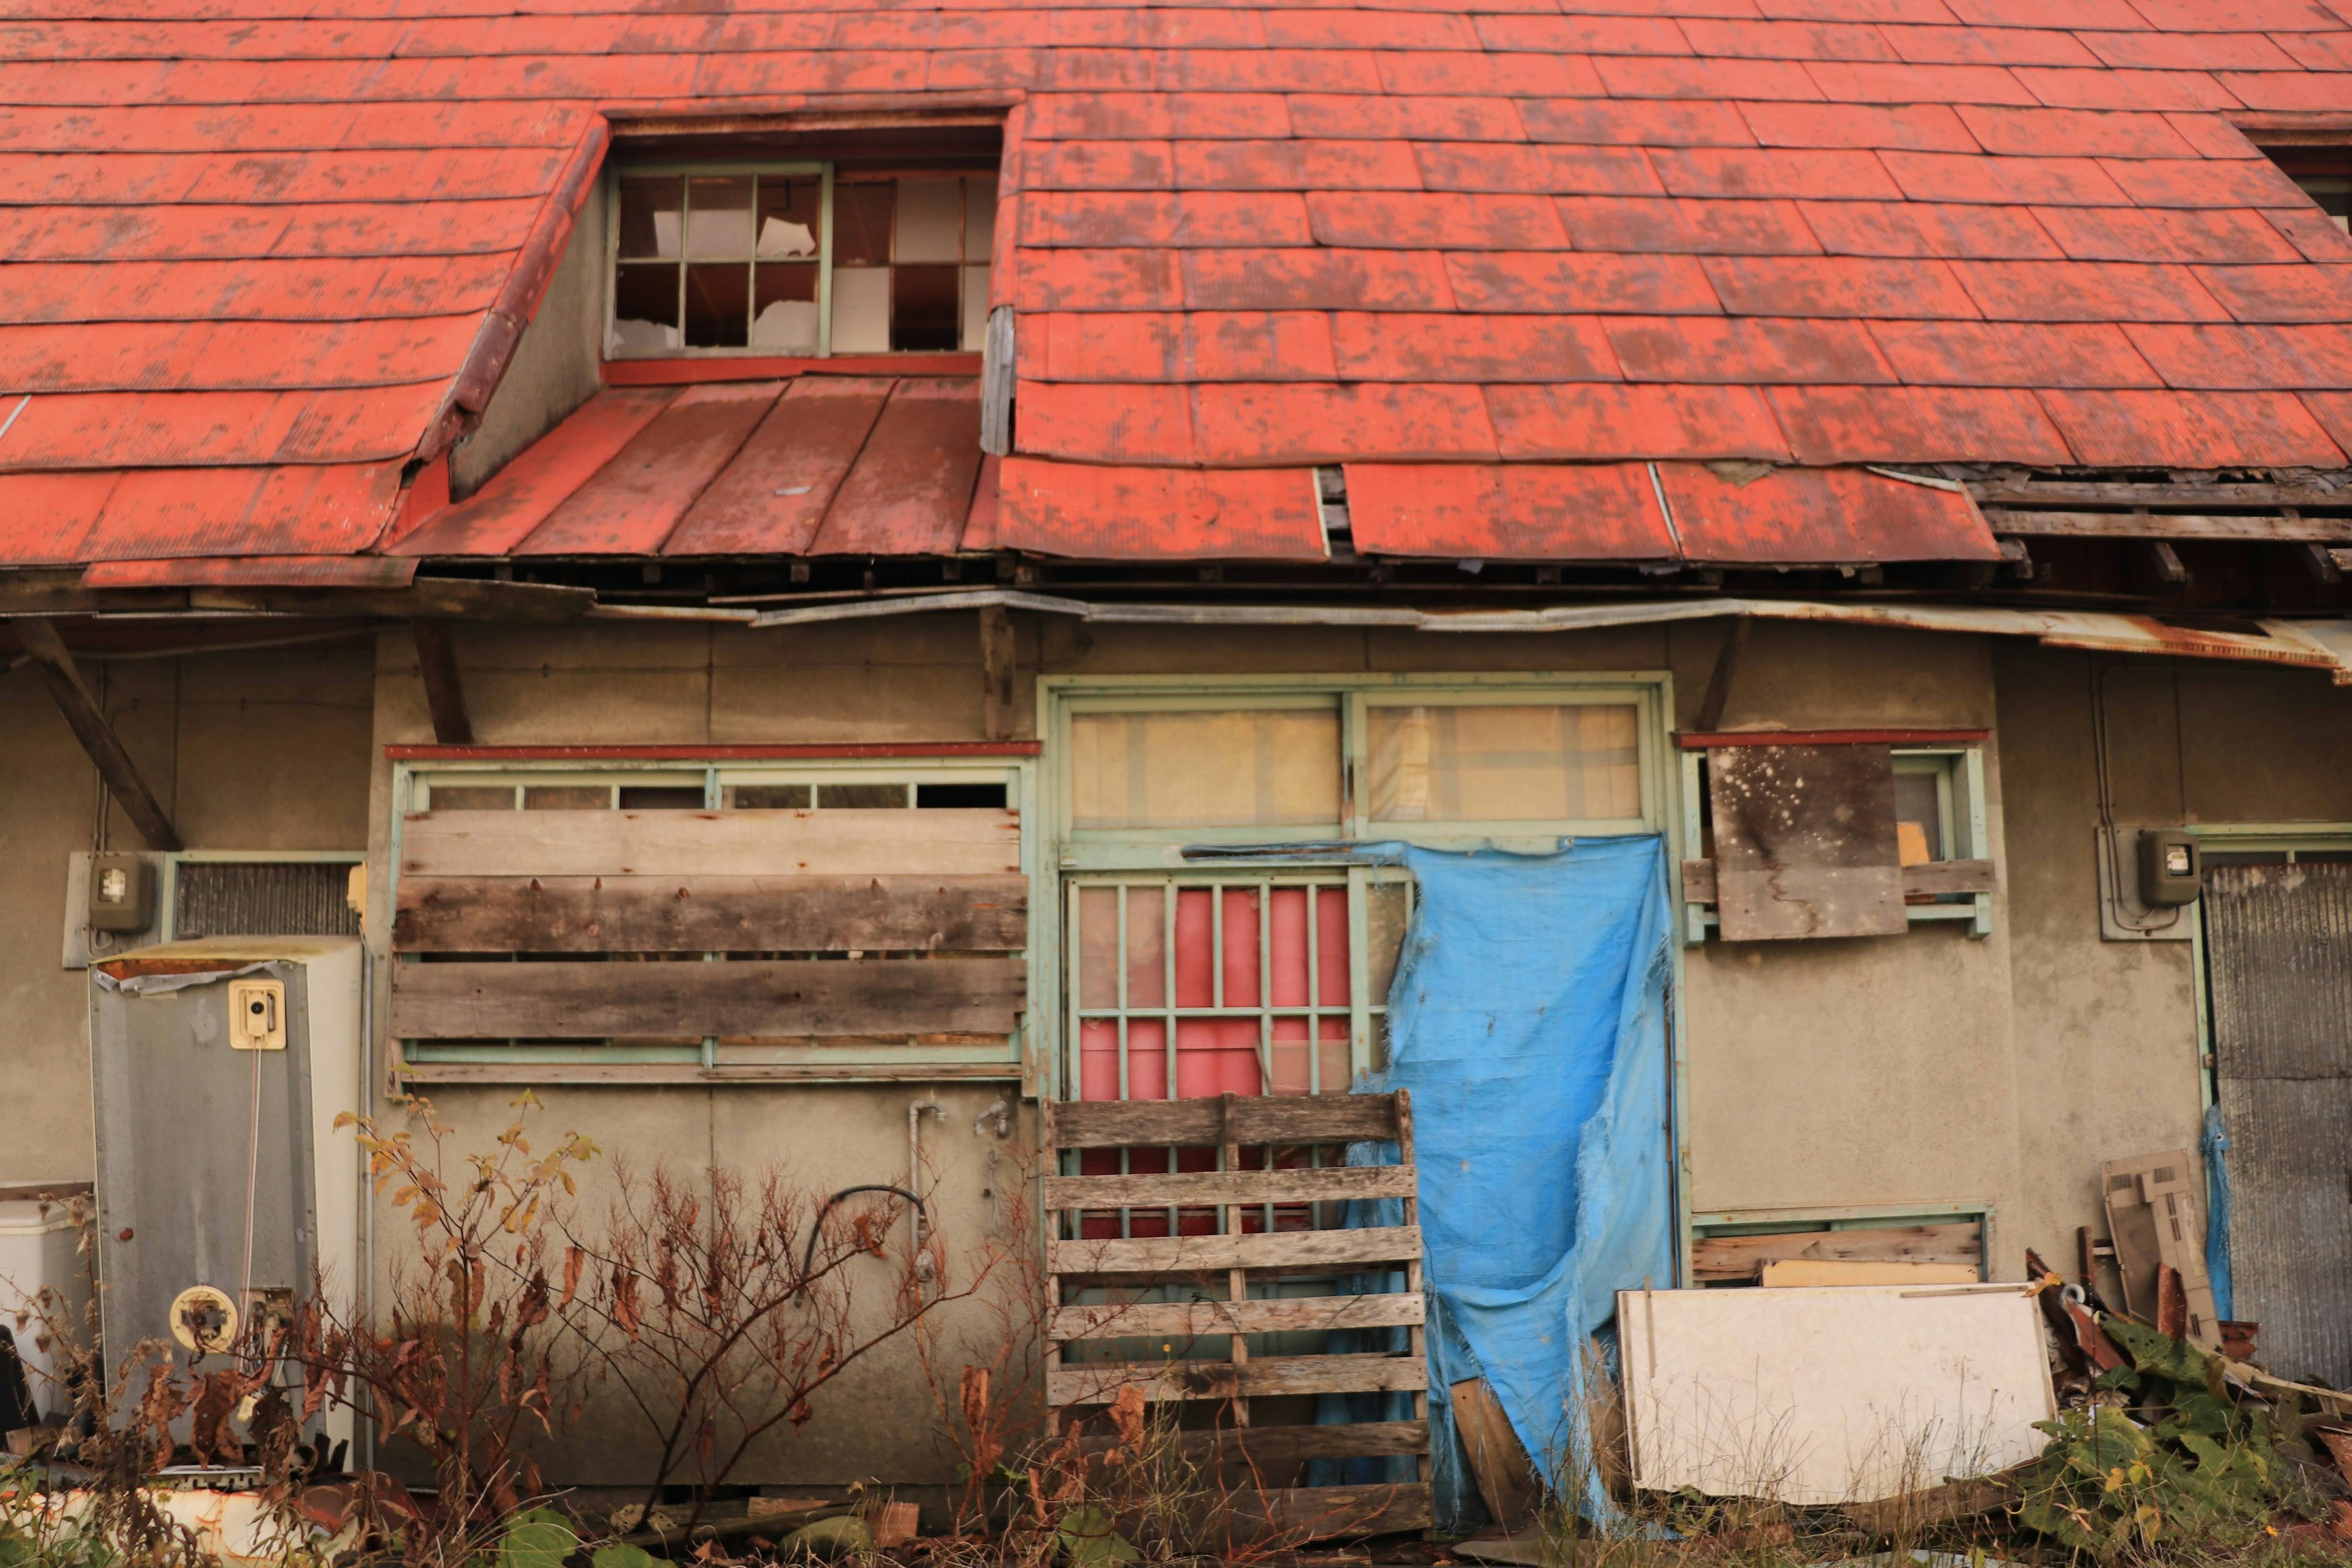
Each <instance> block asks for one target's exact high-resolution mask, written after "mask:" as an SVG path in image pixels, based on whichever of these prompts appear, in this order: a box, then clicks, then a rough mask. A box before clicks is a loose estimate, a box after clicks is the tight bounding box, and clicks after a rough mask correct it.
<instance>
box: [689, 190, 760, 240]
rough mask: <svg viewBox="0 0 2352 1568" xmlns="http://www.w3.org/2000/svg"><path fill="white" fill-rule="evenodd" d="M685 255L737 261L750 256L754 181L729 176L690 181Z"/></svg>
mask: <svg viewBox="0 0 2352 1568" xmlns="http://www.w3.org/2000/svg"><path fill="white" fill-rule="evenodd" d="M686 210H687V217H686V253H687V255H688V256H689V257H695V258H710V259H720V258H724V259H726V260H730V261H734V260H740V259H742V258H746V257H749V256H750V255H751V176H750V175H748V174H730V175H727V176H724V177H707V178H701V179H694V180H688V182H687V191H686Z"/></svg>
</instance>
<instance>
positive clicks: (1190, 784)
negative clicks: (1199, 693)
mask: <svg viewBox="0 0 2352 1568" xmlns="http://www.w3.org/2000/svg"><path fill="white" fill-rule="evenodd" d="M1070 752H1071V775H1072V784H1071V796H1072V799H1071V809H1072V826H1076V827H1081V828H1096V827H1209V826H1234V827H1243V826H1310V825H1311V826H1336V825H1337V824H1338V822H1339V710H1338V709H1337V708H1336V707H1335V708H1265V709H1245V710H1236V711H1228V712H1189V713H1187V712H1172V713H1081V714H1078V715H1076V717H1075V718H1073V719H1072V720H1071V722H1070Z"/></svg>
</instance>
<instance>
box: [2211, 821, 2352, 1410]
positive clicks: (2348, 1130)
mask: <svg viewBox="0 0 2352 1568" xmlns="http://www.w3.org/2000/svg"><path fill="white" fill-rule="evenodd" d="M2204 917H2205V937H2206V948H2205V952H2206V966H2207V973H2208V976H2209V979H2210V985H2211V990H2212V1007H2213V1055H2214V1065H2215V1071H2216V1076H2217V1078H2218V1079H2219V1088H2220V1096H2221V1117H2222V1121H2223V1123H2224V1125H2225V1126H2226V1127H2227V1128H2228V1130H2229V1133H2230V1143H2231V1149H2230V1180H2231V1215H2230V1267H2231V1276H2232V1281H2233V1284H2234V1287H2235V1300H2234V1301H2233V1302H2232V1310H2233V1311H2235V1313H2236V1314H2237V1316H2238V1317H2240V1318H2251V1319H2252V1320H2253V1321H2257V1322H2259V1323H2261V1324H2262V1326H2263V1327H2262V1336H2261V1341H2260V1343H2261V1346H2262V1350H2263V1360H2264V1361H2266V1362H2268V1363H2270V1365H2271V1366H2272V1367H2273V1368H2274V1369H2275V1370H2277V1371H2278V1372H2280V1373H2284V1375H2286V1376H2289V1377H2296V1378H2319V1379H2323V1380H2325V1381H2326V1382H2327V1383H2328V1384H2332V1385H2334V1386H2336V1387H2342V1386H2344V1385H2345V1384H2347V1383H2352V866H2329V865H2297V866H2284V865H2282V866H2225V867H2218V868H2215V869H2213V870H2212V871H2210V872H2209V873H2208V874H2207V876H2206V883H2205V902H2204Z"/></svg>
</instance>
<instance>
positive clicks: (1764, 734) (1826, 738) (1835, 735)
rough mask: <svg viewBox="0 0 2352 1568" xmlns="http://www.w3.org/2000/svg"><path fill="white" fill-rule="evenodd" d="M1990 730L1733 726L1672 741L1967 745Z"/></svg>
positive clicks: (1695, 744) (1698, 744) (1698, 747)
mask: <svg viewBox="0 0 2352 1568" xmlns="http://www.w3.org/2000/svg"><path fill="white" fill-rule="evenodd" d="M1991 733H1992V731H1990V730H1734V731H1722V732H1717V733H1716V734H1711V735H1708V734H1683V735H1676V736H1675V745H1676V746H1677V747H1679V748H1681V749H1682V750H1683V751H1685V752H1710V751H1713V750H1715V749H1716V748H1717V747H1718V746H1967V745H1974V744H1975V743H1976V742H1979V741H1981V740H1983V739H1984V738H1985V737H1986V736H1987V735H1990V734H1991Z"/></svg>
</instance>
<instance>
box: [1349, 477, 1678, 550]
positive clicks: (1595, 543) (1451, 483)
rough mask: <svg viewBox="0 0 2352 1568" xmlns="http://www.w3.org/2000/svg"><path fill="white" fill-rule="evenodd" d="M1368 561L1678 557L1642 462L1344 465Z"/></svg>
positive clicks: (1359, 543)
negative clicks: (1415, 557) (1372, 558)
mask: <svg viewBox="0 0 2352 1568" xmlns="http://www.w3.org/2000/svg"><path fill="white" fill-rule="evenodd" d="M1347 479H1348V521H1349V532H1350V533H1351V534H1352V535H1353V537H1354V540H1355V544H1356V548H1357V550H1358V551H1360V552H1362V553H1364V554H1366V555H1433V556H1438V557H1452V558H1455V559H1459V558H1461V557H1463V556H1473V557H1477V558H1481V559H1495V560H1504V561H1664V560H1670V559H1672V558H1673V557H1674V556H1675V554H1677V553H1678V552H1677V551H1676V549H1675V538H1674V534H1673V533H1672V531H1669V530H1668V528H1667V527H1666V520H1665V514H1664V512H1662V511H1660V510H1659V509H1658V496H1657V490H1656V489H1655V488H1654V486H1652V484H1651V483H1650V471H1649V468H1648V465H1646V464H1643V463H1598V464H1591V465H1588V466H1569V465H1565V464H1537V463H1527V464H1517V463H1512V464H1497V463H1479V464H1461V463H1350V464H1349V465H1347Z"/></svg>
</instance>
